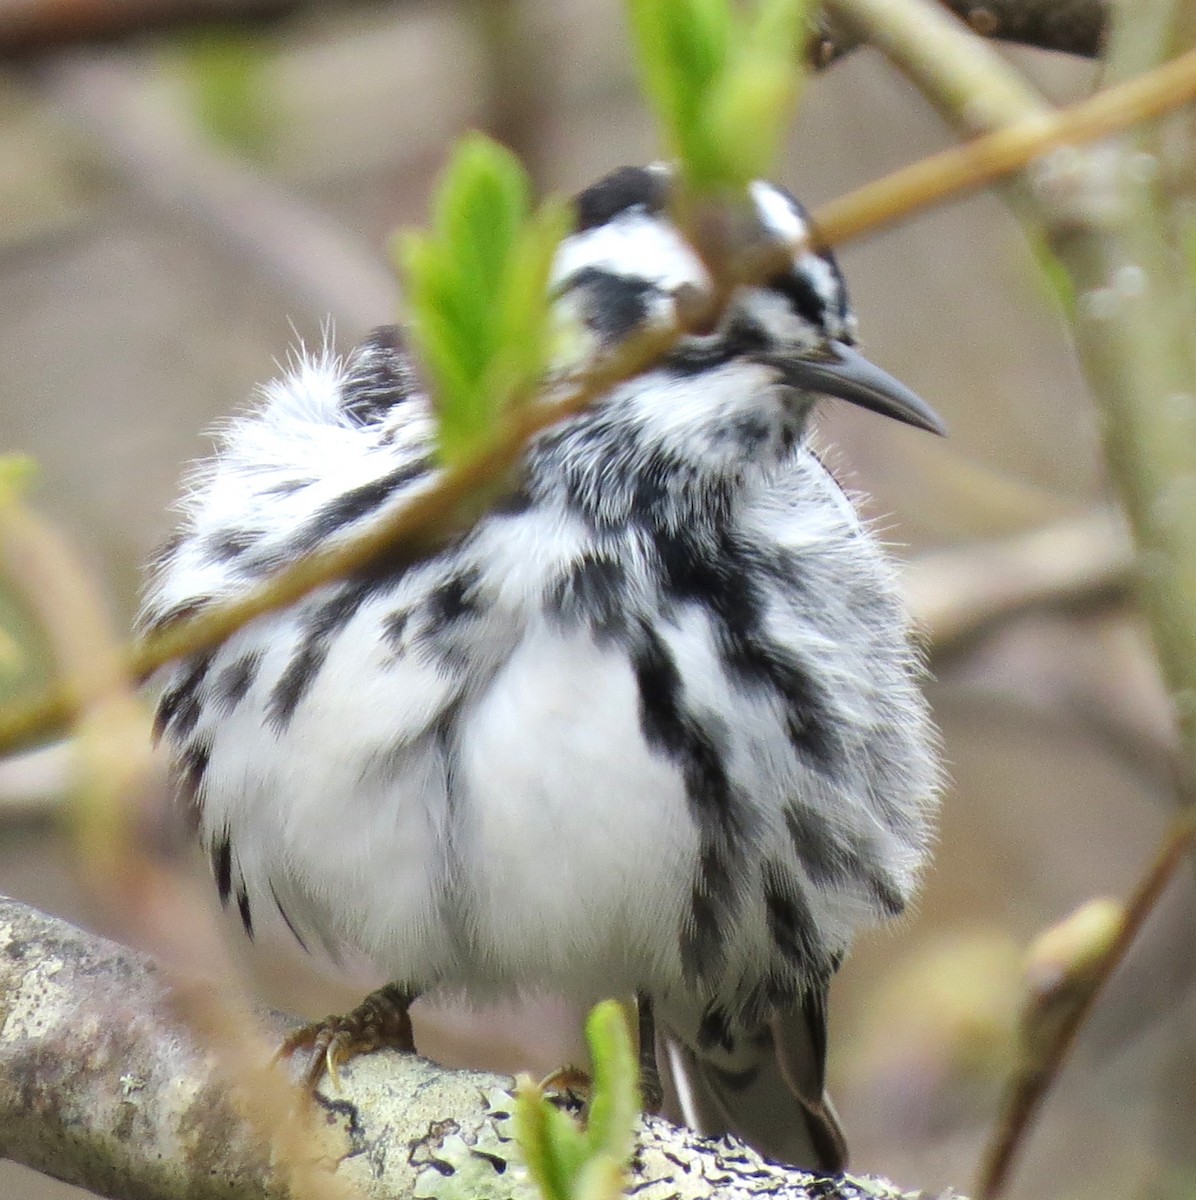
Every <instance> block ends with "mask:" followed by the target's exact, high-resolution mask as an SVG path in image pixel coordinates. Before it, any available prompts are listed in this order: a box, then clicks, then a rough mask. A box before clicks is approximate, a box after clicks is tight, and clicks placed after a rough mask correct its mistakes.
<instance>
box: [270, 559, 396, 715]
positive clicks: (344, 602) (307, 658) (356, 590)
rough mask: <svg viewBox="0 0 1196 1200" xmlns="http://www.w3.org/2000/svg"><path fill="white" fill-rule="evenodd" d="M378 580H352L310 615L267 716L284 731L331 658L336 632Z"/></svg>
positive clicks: (275, 690) (274, 693)
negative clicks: (325, 662) (329, 654)
mask: <svg viewBox="0 0 1196 1200" xmlns="http://www.w3.org/2000/svg"><path fill="white" fill-rule="evenodd" d="M377 586H378V583H377V581H352V582H349V583H347V584H344V585H343V586H342V587H341V589H340V590H339V591H338V592H336V593H335V595H333V597H332V598H331V599H330V600H326V601H325V602H324V603H323V604H321V605H320V606H319V608H317V609H315V611H314V612H312V613H311V614H310V615H309V616H308V617H307V627H306V629H305V631H304V637H303V640H302V641H301V642H300V643H299V648H298V649H297V650H296V651H295V653H294V655H293V657H292V658H291V661H290V662H289V663H287V666H286V670H284V671H283V673H282V675H281V677H280V678H279V680H278V682H277V683H276V684H275V685H274V687H273V688H272V689H271V690H270V699H269V701H268V703H267V705H266V718H267V720H268V721H269V722H270V723H271V724H272V725H273V726H274V728H275V729H276V730H278V731H279V732H282V730H284V729H286V727H287V726H288V725H289V724H290V722H291V718H292V717H293V716H294V715H295V709H296V708H298V707H299V702H300V700H302V699H303V697H304V696H305V695H306V694H307V692H308V690H309V689H310V688H311V686H312V684H313V683H315V681H316V676H317V675H319V673H320V668H321V667H322V666H323V665H324V660H325V659H326V658H327V657H328V650H329V648H330V644H331V640H332V635H333V634H334V633H336V632H337V631H338V630H340V629H343V628H344V627H345V626H346V625H347V624H348V623H349V622H350V621H351V620H352V619H353V617H354V615H355V614H356V612H357V610H358V609H359V608H360V607H361V605H362V603H363V602H364V601H365V599H366V598H367V597H368V596H369V595H370V594H371V593H372V592H373V591H374V590H375V589H376V587H377Z"/></svg>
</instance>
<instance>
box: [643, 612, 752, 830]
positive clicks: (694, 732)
mask: <svg viewBox="0 0 1196 1200" xmlns="http://www.w3.org/2000/svg"><path fill="white" fill-rule="evenodd" d="M631 661H632V668H633V670H634V671H635V680H636V685H637V687H638V689H639V707H640V728H641V729H642V730H643V733H644V739H645V741H647V743H648V745H649V746H651V747H653V748H654V749H657V750H660V751H663V752H664V753H665V754H667V755H668V756H669V757H670V758H671V759H672V760H673V761H674V762H675V763H676V764H677V766H678V768H679V769H680V771H681V774H682V777H683V779H684V780H685V794H686V798H687V799H688V801H689V808H690V812H691V813H692V815H693V817H694V819H695V821H696V822H697V824H698V826H699V828H700V830H701V831H702V833H703V837H704V838H706V839H717V840H720V841H724V842H727V843H729V844H731V845H736V844H738V843H739V839H740V838H742V837H743V836H744V832H745V831H744V829H743V825H744V818H745V817H746V815H747V814H746V812H745V808H744V800H743V797H742V796H739V795H737V794H736V793H735V792H734V790H733V789H732V787H731V783H730V780H729V779H728V777H727V765H726V762H725V761H724V759H723V755H722V752H721V751H720V749H719V748H718V746H717V745H716V744H715V740H714V738H713V736H712V733H711V731H710V730H709V729H708V728H707V727H706V726H705V725H703V723H702V722H701V721H700V720H698V718H697V717H696V716H695V715H694V714H693V713H689V712H686V711H685V710H684V708H683V704H682V697H681V674H680V672H679V671H678V670H677V664H676V662H674V660H673V656H672V654H670V652H669V649H668V647H667V646H666V645H665V644H664V642H663V641H662V639H661V638H660V636H659V635H658V634H657V633H656V632H655V630H653V629H651V628H650V627H649V626H648V625H646V624H644V625H642V626H641V630H640V637H639V639H638V645H636V646H635V647H634V648H633V649H632V655H631Z"/></svg>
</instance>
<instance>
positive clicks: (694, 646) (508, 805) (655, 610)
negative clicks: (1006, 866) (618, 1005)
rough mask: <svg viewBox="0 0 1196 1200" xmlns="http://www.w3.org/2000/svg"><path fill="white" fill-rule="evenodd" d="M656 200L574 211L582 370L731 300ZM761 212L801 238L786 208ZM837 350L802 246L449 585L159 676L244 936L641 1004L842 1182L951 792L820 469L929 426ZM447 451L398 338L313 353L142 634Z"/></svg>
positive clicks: (204, 503)
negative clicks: (868, 431) (846, 1026)
mask: <svg viewBox="0 0 1196 1200" xmlns="http://www.w3.org/2000/svg"><path fill="white" fill-rule="evenodd" d="M669 186H670V176H669V173H668V171H667V170H666V169H664V168H647V169H639V168H627V169H624V170H622V171H619V172H616V173H615V174H614V175H612V176H610V177H608V178H607V179H605V180H604V181H602V182H601V183H599V184H597V185H595V186H594V187H592V188H590V189H589V190H588V191H586V192H584V193H583V194H582V195H581V196H580V197H579V198H578V201H577V214H578V221H577V228H576V232H575V233H574V234H573V235H572V236H571V237H570V238H568V239H567V240H566V241H565V242H564V243H563V245H562V247H561V249H560V251H559V254H558V258H557V263H556V267H555V271H554V285H555V288H556V293H557V295H558V297H559V303H560V304H561V305H562V306H564V308H566V309H567V310H568V311H569V312H571V313H572V315H573V316H575V317H576V318H578V319H580V321H581V322H582V324H583V325H584V327H585V328H586V329H587V330H588V331H589V334H590V337H591V340H592V342H593V345H594V346H596V347H598V348H601V347H603V346H610V345H611V344H613V343H617V342H618V341H619V339H620V338H623V337H625V336H626V335H627V334H629V333H630V332H632V331H633V330H636V329H638V328H640V327H642V326H643V325H644V323H646V322H651V321H654V320H660V319H668V318H669V317H670V316H671V314H672V310H673V305H674V302H675V298H676V296H677V295H678V294H679V293H680V291H681V290H682V289H685V288H688V287H693V286H698V287H705V286H706V285H707V283H708V280H707V279H706V275H705V272H704V269H703V267H702V266H701V264H700V262H699V260H698V259H697V257H696V256H695V255H694V253H693V252H692V251H691V250H690V249H689V247H688V246H687V245H686V244H685V242H684V241H683V240H682V238H681V237H680V235H679V234H678V233H677V231H676V230H675V229H674V228H673V226H672V225H671V224H670V222H669V219H668V216H667V204H666V201H667V194H668V189H669ZM752 195H753V197H754V201H755V203H756V205H757V206H758V209H759V212H760V215H761V218H762V219H763V221H764V222H765V224H766V225H768V226H770V227H771V228H773V229H774V230H776V231H777V232H778V233H779V234H781V235H783V236H789V237H794V236H796V235H798V234H800V233H801V232H802V230H803V228H804V221H805V215H804V213H803V211H802V210H801V208H800V206H799V205H798V204H797V203H796V201H794V200H793V199H792V198H791V197H790V196H789V195H788V194H787V193H785V192H783V191H782V190H780V189H778V188H775V187H772V186H771V185H768V184H763V183H760V184H756V185H754V187H753V190H752ZM854 330H855V321H854V317H853V315H852V313H851V310H850V307H849V305H848V301H847V297H846V293H845V291H844V286H843V281H842V277H841V275H840V273H839V270H838V268H837V266H836V265H835V262H834V260H833V258H832V257H831V255H830V254H829V253H820V254H813V253H804V254H802V255H800V257H798V258H797V260H796V261H795V262H794V263H793V267H792V269H791V270H790V271H788V272H786V273H784V274H783V275H781V276H778V277H777V278H776V279H774V280H772V281H771V283H769V284H768V285H767V286H761V287H753V288H748V289H743V290H741V291H740V292H739V293H737V295H736V296H735V297H734V299H733V302H732V304H731V307H730V309H729V310H728V312H727V315H726V317H725V319H724V320H723V321H722V323H721V325H720V326H719V328H717V329H716V330H715V331H714V332H713V333H710V334H708V335H703V336H691V337H687V338H685V339H684V340H683V341H682V342H681V343H680V345H679V346H678V347H677V348H676V349H675V350H674V351H673V352H672V353H671V354H670V355H669V356H668V358H667V359H666V360H665V361H664V362H662V363H661V364H660V365H659V366H658V367H656V368H655V369H654V370H651V371H649V372H648V373H646V374H644V375H642V376H640V377H638V378H635V379H633V380H631V381H630V382H628V383H625V384H623V385H621V386H619V387H617V388H616V389H614V391H613V392H611V394H610V395H608V396H607V397H605V398H604V399H602V400H601V401H600V402H599V403H598V404H596V405H595V406H594V407H593V408H592V409H591V410H589V411H587V412H586V413H584V414H583V415H581V416H578V417H575V418H573V419H571V420H569V421H567V422H566V423H564V424H562V425H559V426H557V427H555V428H552V429H550V430H548V431H547V432H546V433H544V434H542V435H541V436H540V437H539V438H538V439H537V440H536V442H535V443H534V444H533V446H532V448H531V450H530V451H529V453H528V455H527V459H526V470H525V474H524V477H523V483H522V486H521V487H520V489H519V491H518V493H517V494H516V495H514V496H511V497H509V498H508V499H507V500H506V501H505V502H504V503H503V504H501V505H500V506H499V508H497V509H496V510H494V511H492V512H491V513H490V514H489V515H488V516H486V517H485V518H483V519H482V520H481V521H480V522H479V523H478V524H477V525H476V526H475V527H474V528H473V530H472V531H471V532H470V533H468V534H467V535H466V536H464V537H462V538H461V539H460V540H459V541H458V542H457V543H456V544H454V545H452V546H451V547H449V548H448V549H446V550H445V551H444V552H442V553H440V554H439V555H437V556H436V557H435V558H432V559H430V560H429V561H426V562H423V563H421V564H419V565H417V566H415V567H411V568H408V569H406V570H404V571H401V572H398V571H395V570H393V569H388V568H387V566H386V564H385V563H379V564H378V565H377V566H376V567H375V568H373V569H371V570H370V571H368V572H365V573H362V574H361V575H359V576H358V577H355V578H351V579H348V580H346V581H344V582H340V583H336V584H331V585H328V586H325V587H322V588H320V589H319V590H318V591H316V592H314V593H313V594H312V595H310V596H309V597H308V598H307V599H305V600H304V601H302V602H301V603H299V604H297V605H295V606H294V607H292V608H290V609H288V610H286V611H284V612H280V613H275V614H270V615H268V616H266V617H263V618H260V619H258V620H257V621H255V622H254V623H252V624H251V625H249V626H247V627H246V628H245V629H243V630H242V631H241V632H239V633H238V634H236V635H235V636H234V637H232V638H231V639H229V640H228V641H227V642H226V643H224V644H223V645H222V646H221V647H219V649H217V650H215V651H214V652H212V653H208V654H204V655H202V656H199V657H197V658H195V659H192V660H191V661H188V662H185V663H182V664H180V665H179V666H177V667H176V668H174V670H173V671H172V673H171V675H170V677H169V679H168V682H167V686H166V690H165V692H164V693H163V695H162V698H161V702H160V707H159V710H158V726H159V728H160V730H161V731H162V733H163V734H164V736H165V738H166V739H167V740H168V742H169V744H170V746H171V747H172V750H173V754H174V758H175V762H176V765H177V770H178V773H179V777H180V780H181V783H182V787H183V790H184V793H185V796H186V798H187V800H188V802H189V804H190V805H191V806H192V807H193V810H194V813H195V815H196V817H197V820H198V824H199V828H200V832H201V836H202V839H203V841H204V843H205V845H206V846H207V847H208V849H209V850H210V853H211V857H212V862H213V865H214V870H215V875H216V880H217V885H218V887H219V891H220V894H221V897H222V898H223V899H224V900H226V901H227V900H229V899H230V898H233V899H235V902H236V903H237V905H238V907H239V908H240V912H241V916H242V918H243V920H244V923H245V925H246V927H247V928H251V926H252V921H253V919H254V914H255V913H259V912H260V911H262V908H263V906H265V907H266V908H268V909H277V911H279V912H281V913H282V914H283V915H284V917H285V920H286V921H287V924H288V925H289V926H290V927H291V929H292V931H293V932H294V934H295V936H296V937H297V938H299V939H300V940H301V941H303V942H305V943H307V944H312V943H313V942H314V943H320V944H323V945H325V946H327V947H329V948H332V949H334V950H335V949H338V948H340V949H345V948H348V949H352V950H354V951H357V952H360V953H361V954H364V955H365V956H366V957H367V958H368V959H369V960H370V961H372V962H373V963H374V964H375V965H376V966H377V967H378V968H380V969H381V970H383V971H385V972H386V974H387V976H388V977H389V978H391V979H393V980H394V981H395V984H396V985H397V986H396V987H395V988H394V989H392V996H394V995H397V996H398V997H399V998H400V1000H406V999H409V998H412V997H415V996H417V995H421V994H424V993H427V992H435V991H448V992H458V993H464V994H465V995H467V996H469V997H471V998H474V999H478V1000H485V999H486V998H488V997H493V996H501V995H507V994H510V993H529V992H530V993H534V992H548V993H553V994H561V995H565V996H567V997H570V998H572V999H574V1000H576V1001H578V1002H580V1003H582V1004H586V1005H588V1004H591V1003H593V1002H595V1001H597V1000H599V999H601V998H603V997H605V996H609V995H620V994H630V993H635V994H637V995H638V996H639V997H641V1000H642V1001H643V1002H645V1003H644V1008H645V1012H646V1013H648V1012H651V1011H652V1007H654V1010H655V1014H656V1016H657V1018H658V1019H659V1021H660V1023H661V1025H662V1026H663V1027H664V1030H665V1031H667V1033H668V1034H669V1035H670V1036H671V1037H672V1038H673V1039H675V1041H676V1043H677V1046H678V1047H679V1049H678V1050H677V1052H676V1053H675V1055H674V1056H673V1059H672V1063H673V1066H674V1069H675V1070H676V1071H679V1072H681V1075H682V1077H681V1078H680V1079H679V1080H678V1087H679V1090H680V1092H681V1093H682V1098H683V1101H684V1103H685V1106H686V1110H687V1113H688V1114H689V1116H690V1117H691V1119H693V1120H695V1121H696V1122H699V1123H701V1124H704V1125H705V1126H706V1127H707V1128H708V1129H711V1130H712V1131H716V1132H717V1131H720V1130H724V1129H730V1130H734V1131H736V1132H739V1133H741V1134H743V1135H744V1136H745V1137H747V1138H748V1140H751V1141H754V1142H755V1143H756V1144H757V1145H758V1146H759V1147H760V1148H762V1149H763V1150H765V1151H766V1152H770V1153H772V1154H774V1155H776V1156H779V1157H784V1158H787V1159H789V1160H790V1161H795V1162H801V1163H805V1164H807V1165H812V1166H822V1167H824V1168H826V1169H834V1168H837V1167H839V1166H840V1165H841V1164H842V1160H843V1146H842V1140H841V1137H840V1135H839V1133H838V1128H837V1124H836V1122H835V1119H834V1115H833V1112H832V1111H831V1110H830V1109H829V1107H828V1106H827V1105H826V1104H825V1102H824V1095H823V1062H824V1056H825V1036H826V1034H825V1023H824V1006H825V994H826V988H827V984H828V981H829V980H830V978H831V975H832V974H833V972H834V971H835V969H836V967H837V966H838V964H839V962H840V961H841V959H842V957H843V955H844V953H845V952H846V950H847V949H848V946H849V944H850V942H851V939H852V936H853V935H854V933H855V932H856V931H857V930H858V929H859V928H861V927H863V926H867V925H871V924H873V923H875V922H877V921H878V920H883V919H885V918H889V917H892V916H894V915H896V914H898V913H900V912H901V911H902V909H903V908H904V907H905V906H906V904H907V902H908V900H909V898H910V896H911V893H912V892H913V890H914V887H915V883H916V880H917V877H918V873H919V870H920V868H921V867H922V865H923V862H924V859H925V857H926V854H927V843H928V838H929V822H930V817H931V810H932V807H933V803H934V800H935V794H936V790H937V786H938V767H937V761H936V753H935V738H934V734H933V731H932V727H931V724H930V721H929V719H928V715H927V709H926V705H925V702H924V700H923V698H922V695H921V693H920V690H919V683H920V666H919V663H918V659H917V655H916V654H915V652H914V651H913V650H912V649H911V645H910V641H909V635H908V630H907V621H906V617H905V614H904V612H903V611H902V607H901V604H900V602H899V600H898V597H897V593H896V589H895V585H894V572H893V568H892V566H891V564H890V562H889V561H888V560H887V558H886V556H885V554H884V552H883V550H882V548H881V546H880V545H879V544H878V542H877V540H876V538H875V537H874V536H873V535H872V533H870V532H869V530H868V529H867V527H866V526H865V525H863V524H862V523H861V521H860V518H859V517H858V516H857V514H856V513H855V511H854V509H853V507H852V505H851V503H850V502H849V500H848V498H847V497H846V496H845V494H844V492H843V491H842V490H841V488H840V487H839V485H838V484H837V483H836V482H835V480H834V479H833V478H832V476H831V474H830V473H829V472H828V471H827V469H826V468H825V467H824V466H823V464H822V463H821V462H820V461H819V459H818V457H817V456H816V455H815V454H814V453H813V452H812V451H811V450H810V449H809V448H808V447H807V445H806V441H805V435H806V423H807V419H808V417H809V415H810V411H811V408H812V407H813V405H814V403H815V401H816V400H817V398H818V397H819V396H820V395H833V396H840V397H844V398H846V399H849V400H852V401H854V402H857V403H861V404H864V405H865V406H867V407H871V408H874V409H877V410H878V411H881V412H885V413H887V414H888V415H891V416H896V417H899V418H900V419H903V420H906V421H908V422H910V423H913V424H918V425H922V426H924V427H927V428H934V427H936V423H937V419H936V418H935V417H934V416H933V414H932V413H930V411H929V410H928V409H926V407H925V406H924V405H923V404H922V403H921V401H919V400H918V399H917V397H915V396H913V394H912V393H910V392H908V391H906V390H905V389H904V388H902V387H901V386H900V385H899V384H897V383H896V382H895V381H894V380H892V379H890V378H889V377H888V376H886V375H884V374H883V373H882V372H880V371H879V370H878V369H877V368H875V367H872V366H871V365H870V364H868V363H867V361H866V360H864V359H863V358H862V357H861V356H859V355H858V353H857V352H856V351H854V350H853V349H852V348H851V343H852V342H853V340H854ZM432 437H433V418H432V415H431V412H430V408H429V404H428V400H427V398H426V396H425V395H423V394H422V393H421V391H420V386H419V383H418V381H417V378H416V375H415V373H414V371H413V367H412V364H411V363H410V361H409V360H408V358H407V357H406V356H405V354H404V351H403V348H402V344H401V339H400V336H399V333H398V331H397V330H395V329H393V328H387V329H382V330H379V331H378V332H376V333H375V334H374V335H373V336H372V337H371V338H369V339H368V340H367V341H366V342H365V343H364V344H363V345H362V346H360V347H359V348H358V349H357V350H355V351H354V352H353V353H352V354H351V355H349V357H348V358H347V359H345V360H341V359H338V358H336V357H334V356H333V355H332V354H331V353H325V354H323V355H320V356H318V357H315V358H310V357H309V358H304V359H303V360H301V361H300V362H299V363H298V364H297V366H296V368H295V369H294V370H293V372H292V373H291V374H290V375H289V376H288V377H287V378H285V379H283V380H281V381H280V382H275V383H273V384H271V385H270V386H269V387H268V388H266V390H265V394H264V402H263V403H262V404H261V405H260V407H258V408H257V409H256V410H255V411H253V412H251V413H249V414H248V415H246V416H243V417H240V418H239V419H237V420H235V421H234V422H233V423H232V424H231V425H230V426H229V427H228V428H227V429H226V431H225V432H224V435H223V438H222V441H221V445H220V448H219V451H218V453H217V455H216V456H215V458H214V459H212V461H211V462H209V463H207V464H205V465H204V466H203V468H202V469H201V471H200V472H199V473H198V475H197V476H196V478H195V480H194V483H193V486H192V488H191V490H190V492H189V494H188V495H187V496H186V498H185V499H184V500H183V502H182V511H183V514H184V520H183V526H182V530H181V533H180V535H179V537H178V538H176V539H175V540H174V541H173V543H172V544H171V546H170V547H169V548H168V549H167V550H166V551H165V552H164V553H163V554H162V556H161V557H160V559H159V561H158V562H157V564H156V565H155V568H154V572H153V579H152V584H151V587H150V590H149V595H148V599H147V601H146V605H145V612H144V615H143V624H144V626H145V627H147V628H152V627H157V626H161V625H163V624H166V623H169V622H170V621H172V620H175V619H177V618H178V617H179V616H180V615H183V614H189V613H194V612H196V611H198V610H199V609H202V608H203V607H205V606H207V605H211V604H216V603H219V602H220V601H222V600H226V599H228V598H231V597H233V596H236V595H237V594H238V593H240V592H242V591H243V590H244V589H245V588H246V587H248V586H249V585H251V584H252V583H254V582H256V581H258V580H260V579H261V578H262V577H263V576H265V575H267V574H269V573H270V572H272V571H274V570H277V569H278V568H279V567H280V566H281V565H283V564H285V563H287V562H289V561H291V560H292V559H294V558H295V557H296V556H297V555H300V554H303V553H304V552H306V551H309V550H311V549H313V548H314V547H316V546H321V545H325V544H326V543H328V542H330V541H333V540H335V539H338V538H342V537H344V536H346V535H348V534H350V533H351V532H353V531H354V530H357V529H359V528H361V527H362V526H363V525H365V524H368V523H369V522H370V521H371V520H373V519H375V518H376V516H377V515H378V514H379V513H380V512H381V511H383V509H385V508H388V507H390V506H392V505H395V504H401V503H402V502H403V499H404V497H407V496H410V495H413V494H415V493H416V492H417V491H418V490H419V489H420V488H422V487H424V486H426V484H427V481H428V479H429V478H430V476H431V472H432V471H433V470H434V468H433V466H432ZM649 1002H650V1004H649ZM786 1086H787V1087H788V1094H789V1096H790V1098H789V1100H788V1102H786V1103H782V1102H781V1101H780V1095H781V1093H782V1091H783V1089H784V1088H785V1087H786ZM794 1096H796V1098H797V1101H798V1103H794V1101H793V1097H794Z"/></svg>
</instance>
